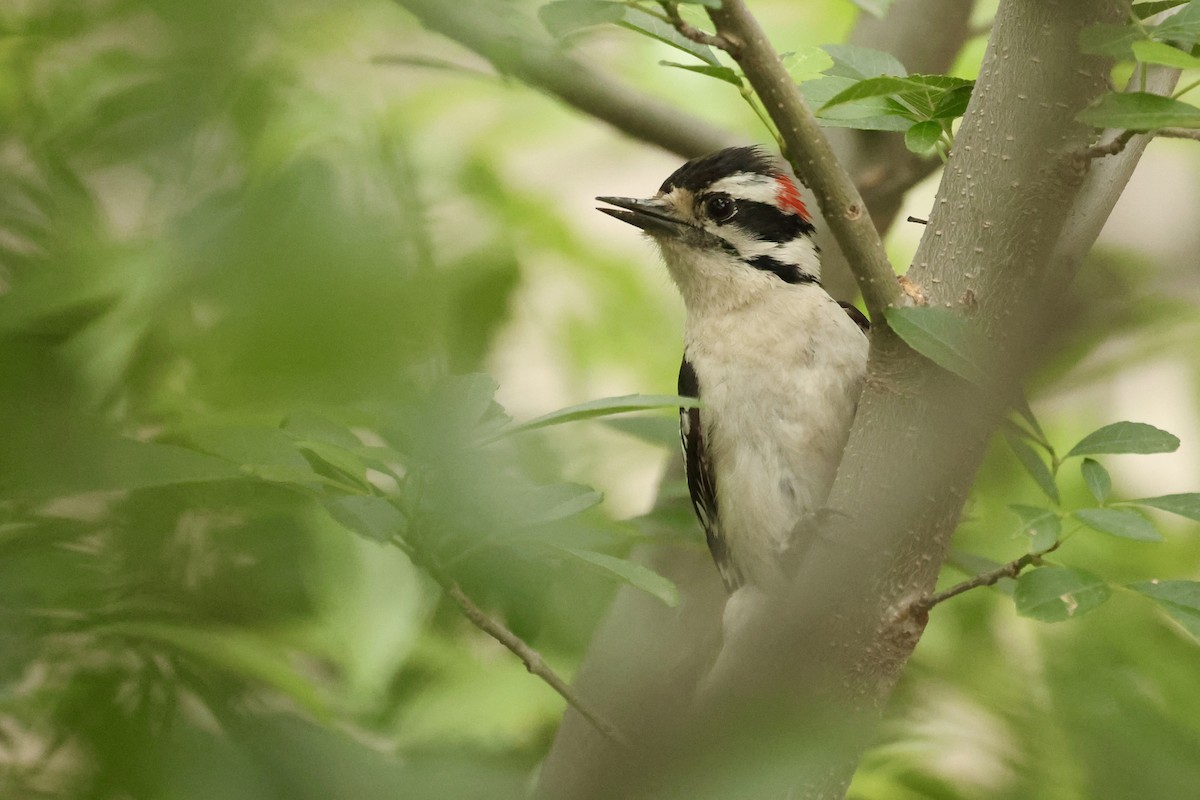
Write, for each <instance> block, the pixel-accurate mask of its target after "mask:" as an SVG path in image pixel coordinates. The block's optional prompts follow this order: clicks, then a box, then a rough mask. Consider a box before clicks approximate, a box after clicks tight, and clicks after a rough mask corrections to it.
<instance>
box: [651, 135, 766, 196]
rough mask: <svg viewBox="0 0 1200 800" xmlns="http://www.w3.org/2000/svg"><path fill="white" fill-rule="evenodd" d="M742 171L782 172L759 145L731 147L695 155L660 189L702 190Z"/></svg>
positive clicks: (762, 173) (667, 191)
mask: <svg viewBox="0 0 1200 800" xmlns="http://www.w3.org/2000/svg"><path fill="white" fill-rule="evenodd" d="M739 173H753V174H758V175H770V176H772V177H773V176H775V175H780V174H782V173H781V171H780V169H779V166H778V165H777V164H776V163H775V161H774V159H772V158H771V157H770V156H768V155H767V154H766V153H764V152H763V151H762V149H760V148H758V147H727V148H725V149H724V150H718V151H717V152H715V153H710V154H709V155H706V156H700V157H699V158H693V159H692V160H691V161H689V162H687V163H686V164H684V165H683V166H682V167H680V168H679V169H677V170H675V171H674V172H672V173H671V175H670V176H669V177H668V178H667V179H666V180H665V181H663V185H662V186H661V187H660V188H659V192H661V193H662V194H668V193H669V192H670V191H671V190H672V189H676V188H679V189H687V190H688V191H691V192H699V191H701V190H702V189H707V188H708V187H710V186H712V185H713V184H714V183H716V182H717V181H718V180H720V179H721V178H724V177H728V176H732V175H737V174H739Z"/></svg>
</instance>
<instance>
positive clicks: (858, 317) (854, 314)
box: [838, 300, 871, 333]
mask: <svg viewBox="0 0 1200 800" xmlns="http://www.w3.org/2000/svg"><path fill="white" fill-rule="evenodd" d="M838 305H839V306H841V307H842V309H843V310H844V311H845V312H846V315H847V316H849V317H850V319H852V320H854V323H855V324H856V325H858V327H859V328H860V329H862V332H863V333H869V332H870V331H871V320H869V319H867V317H866V315H865V314H863V312H861V311H859V310H858V309H857V308H855V307H854V306H852V305H851V304H850V303H847V302H844V301H842V300H838Z"/></svg>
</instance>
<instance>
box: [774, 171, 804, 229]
mask: <svg viewBox="0 0 1200 800" xmlns="http://www.w3.org/2000/svg"><path fill="white" fill-rule="evenodd" d="M775 183H777V184H779V193H778V194H776V195H775V202H776V203H778V204H779V207H780V208H782V209H784V210H786V211H791V212H792V213H793V214H796V215H798V216H799V217H800V219H802V220H804V221H805V222H811V221H812V220H810V219H809V217H808V209H807V208H805V207H804V200H802V199H801V198H800V190H799V189H797V188H796V184H794V183H792V179H791V178H789V177H788V176H787V175H776V176H775Z"/></svg>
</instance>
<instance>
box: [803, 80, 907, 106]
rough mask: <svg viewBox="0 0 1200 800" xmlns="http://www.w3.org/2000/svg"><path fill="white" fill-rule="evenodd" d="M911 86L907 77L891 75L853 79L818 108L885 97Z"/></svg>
mask: <svg viewBox="0 0 1200 800" xmlns="http://www.w3.org/2000/svg"><path fill="white" fill-rule="evenodd" d="M911 88H913V84H911V83H909V81H908V79H907V78H902V77H897V76H893V75H881V76H879V77H876V78H866V79H864V80H861V81H855V82H854V83H853V84H851V85H850V86H849V87H847V88H846V89H845V90H843V91H841V92H839V93H838V94H836V95H834V96H833V97H831V98H830V99H829V100H828V101H826V103H825V105H823V106H821V108H820V110H821V111H824V110H825V109H827V108H833V107H834V106H838V105H841V104H842V103H850V102H853V101H855V100H866V99H867V98H870V97H887V96H889V95H894V94H899V93H900V92H903V91H904V90H906V89H911Z"/></svg>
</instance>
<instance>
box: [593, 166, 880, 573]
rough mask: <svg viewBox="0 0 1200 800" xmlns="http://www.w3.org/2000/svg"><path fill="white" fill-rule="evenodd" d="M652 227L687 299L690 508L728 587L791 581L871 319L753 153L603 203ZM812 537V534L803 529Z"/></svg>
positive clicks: (777, 174) (861, 366)
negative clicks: (824, 272) (832, 285)
mask: <svg viewBox="0 0 1200 800" xmlns="http://www.w3.org/2000/svg"><path fill="white" fill-rule="evenodd" d="M596 199H597V200H599V201H601V202H604V203H607V204H609V205H611V206H615V208H601V209H599V210H600V211H603V212H604V213H606V214H609V215H610V216H613V217H616V218H617V219H619V220H621V221H623V222H628V223H629V224H630V225H634V226H636V227H638V228H641V229H642V230H643V231H645V232H646V233H648V234H649V235H650V236H651V237H652V238H653V239H654V240H655V241H656V242H657V243H658V246H659V249H660V250H661V251H662V256H663V260H664V261H666V265H667V270H668V271H669V272H670V274H671V278H672V279H673V280H674V282H675V284H676V285H677V286H678V287H679V292H680V294H682V295H683V301H684V306H685V309H686V323H685V329H684V350H683V364H682V365H681V366H680V369H679V394H680V395H683V396H686V397H697V398H700V399H701V402H702V403H703V407H702V408H689V409H683V408H681V409H680V411H679V423H680V433H681V438H682V440H683V451H684V458H685V461H686V464H687V481H688V488H689V489H690V490H691V495H692V505H693V507H694V508H695V510H696V516H697V517H699V519H700V524H701V526H703V528H704V532H705V535H706V537H707V539H708V547H709V550H710V551H711V552H712V556H713V559H714V560H715V561H716V563H717V568H718V570H720V573H721V578H722V579H723V580H724V582H725V586H726V588H727V589H728V590H729V591H730V592H733V591H734V590H736V589H737V588H738V587H740V586H742V585H743V584H750V585H754V586H757V587H760V588H763V589H767V588H769V587H771V586H772V585H776V584H778V582H779V581H780V580H782V579H783V578H784V577H785V574H784V572H785V570H784V567H783V564H782V562H783V555H784V553H785V551H786V550H787V549H788V548H789V547H790V546H791V545H792V544H793V541H792V537H793V536H795V535H796V534H795V533H794V530H795V529H796V528H797V525H798V523H801V522H802V521H804V520H806V519H813V518H815V515H816V514H817V513H818V512H819V511H820V510H821V509H822V508H823V506H824V503H825V500H826V497H827V495H828V493H829V488H830V485H831V484H832V482H833V477H834V472H835V471H836V469H837V465H838V462H839V461H840V460H841V454H842V449H843V447H844V446H845V444H846V438H847V435H848V433H849V430H850V423H851V422H852V420H853V418H854V412H855V408H856V406H857V403H858V395H859V391H860V389H861V386H862V380H863V374H864V372H865V369H866V361H867V337H866V334H865V331H866V328H867V320H866V318H865V317H863V315H862V314H861V313H860V312H859V311H858V310H857V309H855V308H853V307H852V306H850V305H848V304H839V303H838V302H836V301H835V300H834V299H833V298H832V297H830V296H829V295H828V294H827V293H826V292H825V290H824V289H822V288H821V271H820V256H819V253H818V250H817V247H816V245H815V244H814V243H813V239H812V234H813V230H814V229H813V224H812V221H811V219H810V218H809V215H808V211H807V209H806V208H805V206H804V202H803V201H802V200H801V197H800V193H799V191H798V190H797V188H796V184H795V183H794V182H793V180H792V178H791V177H789V175H788V173H787V172H786V171H785V170H784V169H783V167H782V166H781V165H780V164H779V163H777V162H776V161H775V160H773V159H772V158H770V157H769V156H767V155H766V154H765V153H764V152H763V151H761V150H759V149H758V148H754V147H734V148H728V149H725V150H721V151H718V152H716V153H713V154H711V155H707V156H704V157H701V158H696V159H693V160H691V161H689V162H687V163H686V164H684V165H683V166H682V167H680V168H679V169H677V170H676V171H675V172H674V173H673V174H672V175H671V176H670V177H669V178H667V180H666V181H665V182H664V183H663V185H662V187H661V188H660V189H659V190H658V194H656V195H655V196H654V197H652V198H650V199H648V200H637V199H633V198H627V197H598V198H596ZM801 535H803V534H801Z"/></svg>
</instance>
